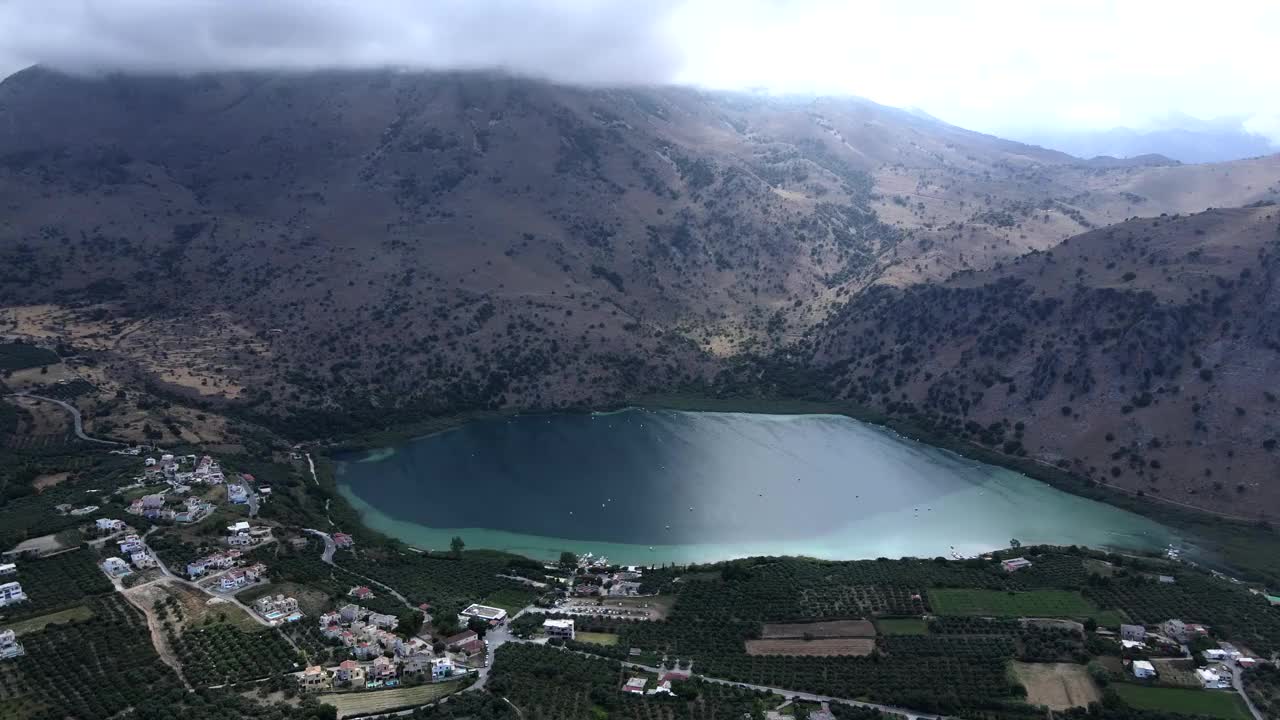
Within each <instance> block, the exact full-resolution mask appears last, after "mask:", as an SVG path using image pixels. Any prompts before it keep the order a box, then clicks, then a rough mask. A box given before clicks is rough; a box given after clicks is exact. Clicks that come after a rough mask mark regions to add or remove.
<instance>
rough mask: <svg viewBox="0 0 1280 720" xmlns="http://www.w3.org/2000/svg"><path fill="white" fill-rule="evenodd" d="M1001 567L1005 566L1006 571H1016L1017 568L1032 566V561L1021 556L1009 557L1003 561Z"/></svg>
mask: <svg viewBox="0 0 1280 720" xmlns="http://www.w3.org/2000/svg"><path fill="white" fill-rule="evenodd" d="M1000 567H1002V568H1004V571H1005V572H1014V571H1016V570H1021V569H1023V568H1029V567H1031V561H1030V560H1028V559H1026V558H1020V557H1016V558H1009V559H1008V560H1004V561H1001V563H1000Z"/></svg>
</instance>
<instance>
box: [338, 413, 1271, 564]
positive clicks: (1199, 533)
mask: <svg viewBox="0 0 1280 720" xmlns="http://www.w3.org/2000/svg"><path fill="white" fill-rule="evenodd" d="M628 407H637V408H647V409H652V410H675V411H686V412H732V413H746V414H773V415H819V414H824V415H838V416H843V417H847V418H850V419H853V420H856V421H858V422H862V423H867V424H870V425H875V426H879V427H881V428H884V429H886V430H889V431H891V432H893V433H895V434H897V435H899V436H901V437H904V438H907V439H909V440H912V441H915V442H919V443H923V444H925V445H929V446H931V447H934V448H937V449H940V450H945V451H949V452H952V453H955V454H956V455H959V456H961V457H963V458H966V459H968V460H973V461H977V462H982V463H985V464H988V465H993V466H996V467H1000V468H1004V469H1006V470H1010V471H1012V472H1016V473H1020V474H1022V475H1025V476H1026V477H1028V478H1030V479H1032V480H1035V481H1038V482H1042V483H1044V484H1046V485H1048V486H1050V487H1053V488H1056V489H1058V490H1061V491H1063V492H1066V493H1069V494H1071V495H1076V496H1079V497H1083V498H1086V499H1089V500H1095V501H1098V502H1101V503H1105V504H1107V505H1111V506H1113V507H1117V508H1120V509H1122V510H1127V511H1130V512H1133V513H1136V514H1138V515H1141V516H1143V517H1145V518H1148V519H1151V520H1154V521H1156V522H1158V523H1161V524H1164V525H1167V526H1169V527H1171V528H1173V529H1175V530H1177V531H1179V532H1180V533H1182V534H1185V535H1187V536H1190V537H1195V538H1197V539H1198V540H1199V541H1200V542H1202V543H1203V544H1204V547H1205V549H1206V550H1208V551H1210V552H1213V553H1214V554H1216V555H1217V556H1219V557H1220V558H1221V559H1222V562H1223V564H1224V565H1225V566H1227V567H1230V568H1231V569H1232V570H1233V571H1234V572H1236V573H1238V574H1239V575H1240V576H1241V577H1243V578H1244V579H1248V580H1259V581H1267V582H1270V583H1272V584H1280V537H1278V536H1277V535H1276V533H1275V532H1274V531H1273V530H1272V528H1271V527H1270V525H1269V524H1267V523H1265V521H1260V520H1253V519H1249V518H1244V517H1240V516H1234V515H1229V514H1224V513H1215V512H1214V511H1211V510H1206V509H1202V508H1198V507H1194V506H1190V505H1187V504H1185V503H1179V502H1177V501H1172V500H1167V499H1165V498H1160V497H1158V496H1143V497H1138V496H1137V495H1136V493H1132V492H1129V491H1126V490H1124V489H1122V488H1117V487H1115V486H1112V485H1110V484H1108V483H1099V482H1097V481H1092V480H1088V479H1086V478H1082V477H1079V476H1077V475H1075V474H1073V473H1071V472H1070V471H1067V470H1063V469H1061V468H1058V467H1055V466H1053V465H1050V464H1048V463H1045V462H1043V461H1040V460H1035V459H1032V458H1015V457H1010V456H1008V455H1005V454H1004V453H1001V452H999V451H996V450H992V449H991V448H986V447H983V446H980V445H976V444H974V443H972V442H969V441H967V440H960V439H957V438H955V437H952V436H949V435H946V434H943V433H938V432H936V431H934V430H931V429H928V428H924V427H920V426H918V425H916V424H915V423H912V422H910V421H908V420H904V419H900V418H893V417H890V416H888V415H886V414H884V413H881V412H878V411H875V410H872V409H869V408H865V407H862V406H858V405H855V404H852V403H838V402H824V401H815V400H797V399H792V398H758V397H737V398H710V397H706V396H699V395H686V394H661V395H644V396H636V397H632V398H628V399H626V400H621V401H618V402H615V403H602V404H598V405H593V406H572V407H566V408H557V409H546V408H537V409H527V410H523V411H516V410H477V411H472V412H466V413H458V414H455V415H448V416H439V417H432V418H429V419H426V420H423V421H420V422H415V423H411V424H407V425H400V426H396V427H393V428H388V429H384V430H377V431H373V432H370V433H366V434H363V435H360V436H356V437H350V438H344V439H341V440H337V441H334V442H331V443H328V444H326V445H325V446H324V447H325V452H326V454H327V455H329V456H330V457H331V458H334V459H335V460H336V457H337V456H340V455H343V454H346V453H354V452H360V451H368V450H371V449H377V448H380V447H387V446H388V445H392V444H397V443H402V442H407V441H410V440H414V439H417V438H423V437H430V436H433V435H438V434H440V433H444V432H449V431H451V430H455V429H457V428H459V427H462V426H463V425H466V424H468V423H471V422H475V421H479V420H485V419H494V418H509V417H514V416H521V415H561V414H590V413H608V412H618V411H620V410H625V409H627V408H628ZM335 489H336V488H335ZM339 497H340V498H341V495H339ZM341 500H342V501H343V502H344V503H345V502H346V499H345V498H341ZM370 529H372V528H370ZM375 532H376V531H375Z"/></svg>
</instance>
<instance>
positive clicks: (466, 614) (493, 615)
mask: <svg viewBox="0 0 1280 720" xmlns="http://www.w3.org/2000/svg"><path fill="white" fill-rule="evenodd" d="M471 618H479V619H480V620H484V621H485V622H487V623H489V624H490V625H497V624H500V623H502V622H504V621H505V620H506V619H507V611H506V610H503V609H502V608H496V607H489V606H487V605H469V606H467V609H466V610H463V611H462V614H461V615H459V616H458V624H459V625H461V626H463V627H466V626H467V623H469V622H471Z"/></svg>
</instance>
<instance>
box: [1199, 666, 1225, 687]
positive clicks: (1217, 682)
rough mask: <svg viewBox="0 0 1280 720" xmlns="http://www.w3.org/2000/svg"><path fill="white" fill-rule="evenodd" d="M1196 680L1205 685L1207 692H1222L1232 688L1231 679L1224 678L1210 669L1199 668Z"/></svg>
mask: <svg viewBox="0 0 1280 720" xmlns="http://www.w3.org/2000/svg"><path fill="white" fill-rule="evenodd" d="M1196 678H1197V679H1198V680H1200V684H1202V685H1204V689H1205V690H1221V689H1223V688H1228V687H1231V680H1230V678H1229V677H1224V676H1222V675H1219V674H1218V673H1216V672H1214V671H1213V670H1211V669H1209V668H1199V669H1197V670H1196Z"/></svg>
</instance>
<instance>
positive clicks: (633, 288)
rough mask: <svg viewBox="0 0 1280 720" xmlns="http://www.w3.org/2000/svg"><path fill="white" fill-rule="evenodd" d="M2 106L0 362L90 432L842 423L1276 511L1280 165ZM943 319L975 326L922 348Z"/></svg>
mask: <svg viewBox="0 0 1280 720" xmlns="http://www.w3.org/2000/svg"><path fill="white" fill-rule="evenodd" d="M0 106H2V107H3V108H5V110H4V113H5V115H4V117H5V121H6V127H7V128H8V130H7V131H6V133H4V134H3V135H0V197H3V198H5V200H4V203H5V205H4V208H5V221H4V223H3V225H2V226H0V259H3V264H2V265H0V268H3V269H2V270H0V334H3V335H5V336H6V337H9V338H12V339H17V340H21V341H25V342H29V343H35V344H37V345H39V346H43V347H46V348H58V349H59V355H60V357H61V358H63V359H64V360H65V362H62V363H59V364H58V365H57V367H58V368H61V369H57V370H56V372H58V373H61V375H59V376H57V377H56V378H55V377H52V376H44V377H41V376H36V377H31V372H33V371H30V370H20V371H15V372H14V373H12V374H11V375H10V376H9V377H6V378H4V379H3V380H0V382H5V383H6V384H7V385H8V386H9V388H10V390H22V389H30V388H35V389H39V388H41V387H45V386H46V385H48V384H49V383H56V382H60V381H61V380H67V381H68V382H72V383H76V384H74V385H73V387H74V388H77V389H76V390H75V391H74V392H75V393H76V398H77V400H76V402H77V404H78V405H79V406H80V408H81V410H82V412H83V414H84V416H85V423H86V426H87V429H88V430H89V431H90V432H91V433H92V432H98V433H100V434H107V435H114V436H115V437H119V438H121V439H127V440H135V441H137V440H154V441H165V442H169V441H183V442H201V443H213V444H221V445H225V446H227V447H244V446H245V444H246V443H247V444H248V445H250V446H254V447H257V446H260V445H261V444H262V442H263V439H264V438H265V437H266V435H265V434H264V433H266V434H270V433H274V434H278V435H283V436H285V437H287V438H289V439H290V440H293V441H298V440H314V439H319V438H328V439H343V438H351V437H352V436H355V435H360V434H365V433H369V432H370V431H378V430H395V429H396V428H407V427H412V426H415V425H419V424H422V423H426V424H428V425H430V424H433V423H452V422H456V421H455V420H451V418H452V419H465V418H466V417H469V416H471V415H472V414H475V413H487V412H510V411H521V410H555V409H564V408H607V407H617V406H621V405H626V404H628V403H631V402H637V401H640V400H642V399H643V398H644V397H647V396H652V395H655V394H679V395H683V396H686V397H695V398H697V397H701V398H707V399H717V398H742V399H746V400H749V399H751V398H761V399H776V400H781V401H790V400H811V401H823V402H828V401H829V402H835V403H845V404H849V405H851V406H856V407H857V408H858V412H859V413H864V414H871V415H877V416H881V417H884V418H885V419H886V420H887V421H890V422H899V423H909V424H912V425H914V426H917V427H927V428H928V429H930V430H931V431H932V432H935V433H937V434H939V435H945V436H946V437H947V439H948V441H949V442H954V443H959V444H970V445H974V446H975V447H977V448H980V449H983V451H984V452H989V453H995V454H997V455H1003V456H1005V457H1007V458H1009V460H1010V461H1014V460H1019V459H1023V458H1025V459H1029V460H1033V461H1034V462H1036V463H1041V464H1043V465H1045V466H1047V467H1051V468H1055V469H1058V470H1061V471H1064V472H1067V473H1070V474H1072V475H1074V476H1076V477H1079V478H1084V479H1087V480H1088V481H1089V482H1093V483H1099V484H1102V483H1105V484H1107V485H1113V486H1116V487H1117V488H1119V489H1121V490H1123V491H1126V492H1128V493H1131V494H1138V493H1140V494H1141V495H1142V496H1143V497H1147V498H1160V499H1163V500H1167V501H1168V502H1170V503H1177V504H1179V505H1186V506H1191V507H1195V508H1202V509H1207V510H1212V511H1215V512H1219V513H1223V514H1227V515H1232V516H1238V517H1244V518H1246V519H1249V520H1259V519H1266V518H1268V517H1271V516H1272V515H1273V514H1274V512H1275V509H1276V507H1277V505H1276V503H1277V502H1278V501H1280V500H1278V499H1277V496H1276V495H1275V492H1276V490H1275V489H1274V487H1273V484H1272V483H1268V482H1262V481H1261V480H1260V478H1259V477H1258V472H1259V471H1261V470H1262V469H1263V468H1266V467H1268V464H1269V463H1271V462H1273V461H1274V457H1275V456H1274V453H1273V452H1272V450H1271V449H1269V448H1272V447H1274V444H1275V442H1276V434H1277V428H1278V427H1280V425H1278V423H1277V416H1276V414H1275V413H1276V408H1275V406H1274V404H1273V403H1272V402H1271V401H1270V400H1268V399H1267V398H1268V396H1269V394H1270V392H1271V391H1270V390H1265V389H1264V388H1263V387H1262V386H1263V385H1265V380H1264V378H1266V377H1268V376H1269V375H1270V374H1273V373H1274V372H1275V371H1276V369H1277V368H1276V362H1277V360H1276V350H1275V347H1276V340H1275V336H1274V332H1275V330H1274V328H1273V327H1271V326H1270V324H1269V323H1270V320H1269V319H1268V318H1269V317H1270V315H1269V314H1268V312H1266V311H1265V309H1267V308H1270V303H1272V302H1273V300H1274V295H1275V292H1274V277H1273V272H1272V270H1271V269H1270V268H1271V265H1272V264H1274V257H1275V247H1274V246H1275V238H1276V234H1275V233H1276V231H1275V228H1276V226H1277V224H1278V221H1277V217H1276V214H1275V211H1274V206H1273V205H1271V203H1273V202H1275V200H1276V198H1277V197H1280V159H1278V156H1270V157H1263V158H1257V159H1251V160H1241V161H1234V162H1230V163H1221V164H1208V165H1182V164H1179V163H1176V162H1173V161H1169V160H1167V159H1164V158H1160V157H1150V156H1146V157H1142V158H1136V159H1133V160H1125V161H1119V160H1114V159H1105V158H1095V159H1092V160H1080V159H1077V158H1072V157H1070V156H1067V155H1064V154H1062V153H1057V152H1053V151H1048V150H1044V149H1041V148H1036V147H1033V146H1027V145H1021V144H1018V143H1013V142H1009V141H1005V140H1001V139H999V138H995V137H991V136H987V135H982V134H979V133H973V132H969V131H966V130H962V129H960V128H956V127H954V126H950V125H947V124H945V123H942V122H939V121H937V120H933V119H931V118H926V117H922V116H919V115H916V114H912V113H908V112H904V111H900V110H896V109H893V108H889V107H885V106H881V105H876V104H874V103H870V102H867V101H863V100H857V99H823V98H770V97H760V96H751V95H736V94H728V93H708V92H699V91H694V90H689V89H685V88H668V87H652V88H628V89H583V88H573V87H565V86H559V85H553V84H548V83H544V82H539V81H533V80H525V79H517V78H511V77H507V76H503V75H500V74H495V73H395V72H386V71H376V72H375V71H360V72H355V71H351V72H318V73H299V74H287V73H285V74H269V73H215V74H207V75H201V76H199V77H192V78H166V77H131V76H106V77H99V78H86V77H78V76H70V75H64V74H61V73H58V72H56V71H52V70H48V69H44V68H41V67H38V66H37V67H33V68H30V69H28V70H25V71H23V72H20V73H17V74H15V75H13V76H11V77H9V78H8V79H6V80H5V81H4V82H3V83H2V84H0ZM1244 206H1254V207H1252V208H1251V209H1250V208H1245V207H1244ZM1217 207H1227V208H1243V209H1236V210H1209V209H1210V208H1217ZM1192 213H1194V215H1189V214H1192ZM1138 218H1145V220H1144V219H1138ZM1078 248H1084V249H1078ZM1246 271H1247V272H1248V273H1250V274H1249V275H1248V276H1243V275H1242V273H1245V272H1246ZM1129 275H1132V278H1131V279H1126V278H1128V277H1129ZM1015 298H1016V299H1017V300H1018V302H1019V304H1018V305H1016V306H1015V307H1012V308H1010V307H1009V306H1008V303H1009V302H1011V301H1013V300H1014V299H1015ZM921 303H923V305H922V304H921ZM937 303H941V304H942V306H941V307H942V309H943V310H944V311H949V312H953V313H956V314H957V315H956V320H954V321H947V322H946V323H942V322H941V321H939V320H938V319H937V318H934V319H931V320H929V321H928V322H923V323H917V324H916V325H914V326H908V325H906V324H905V323H907V322H914V321H910V320H908V318H911V317H912V316H913V315H912V313H913V312H914V311H913V310H912V309H911V308H913V307H930V308H932V307H933V306H934V304H937ZM1108 303H1110V304H1111V305H1108ZM981 308H986V311H984V310H982V309H981ZM1100 308H1110V310H1103V311H1102V312H1101V313H1100V312H1099V309H1100ZM1010 313H1014V314H1016V315H1017V317H1014V316H1013V315H1011V314H1010ZM1027 313H1033V314H1032V315H1027ZM1108 313H1109V314H1108ZM1228 313H1232V314H1233V315H1234V317H1235V318H1236V319H1235V320H1234V321H1233V320H1230V319H1228V318H1227V314H1228ZM1245 313H1251V316H1245V315H1244V314H1245ZM961 317H962V318H963V319H964V321H963V322H960V318H961ZM1104 319H1109V324H1106V325H1105V326H1104V325H1103V324H1102V323H1103V320H1104ZM1047 343H1049V344H1047ZM1157 346H1158V347H1157ZM46 381H47V382H46ZM1153 403H1155V404H1161V409H1162V410H1163V409H1165V408H1166V407H1167V408H1168V409H1170V410H1171V412H1170V413H1163V412H1162V413H1161V419H1160V421H1159V422H1158V423H1155V424H1148V423H1145V422H1143V423H1138V422H1135V420H1136V419H1137V418H1138V417H1139V416H1140V415H1141V414H1142V413H1143V412H1144V411H1143V410H1142V408H1146V407H1149V406H1150V405H1151V404H1153ZM1066 408H1069V411H1065V410H1064V409H1066ZM1126 408H1128V409H1126ZM1135 413H1136V414H1135ZM1146 414H1147V415H1151V414H1153V413H1151V412H1147V413H1146ZM1018 424H1021V426H1022V427H1021V428H1019V427H1017V426H1018ZM1107 438H1112V439H1107ZM1157 442H1158V443H1159V445H1158V446H1157V445H1156V443H1157ZM1189 453H1190V454H1194V456H1195V458H1196V460H1195V462H1183V461H1182V458H1183V457H1190V454H1189ZM1152 463H1158V466H1157V465H1153V464H1152Z"/></svg>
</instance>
